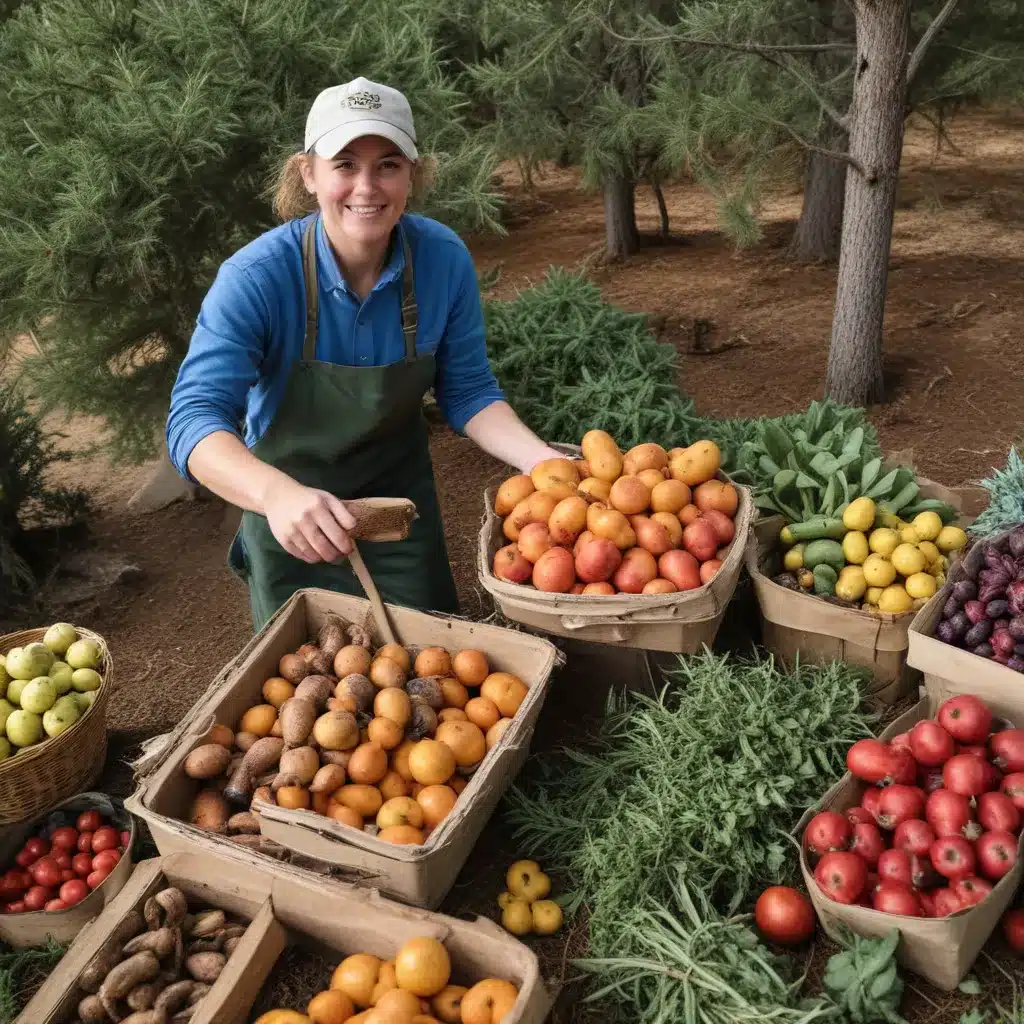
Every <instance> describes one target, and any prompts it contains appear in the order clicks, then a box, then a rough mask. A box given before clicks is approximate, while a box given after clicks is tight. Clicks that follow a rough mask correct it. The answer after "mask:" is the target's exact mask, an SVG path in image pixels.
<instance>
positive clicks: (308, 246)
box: [302, 215, 320, 363]
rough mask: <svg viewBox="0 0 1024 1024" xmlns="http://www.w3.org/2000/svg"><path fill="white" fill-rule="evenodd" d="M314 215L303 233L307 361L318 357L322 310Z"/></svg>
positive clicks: (304, 351)
mask: <svg viewBox="0 0 1024 1024" xmlns="http://www.w3.org/2000/svg"><path fill="white" fill-rule="evenodd" d="M319 219H320V217H319V215H317V216H316V217H314V218H313V219H312V220H311V221H310V222H309V223H308V224H307V225H306V230H305V231H304V232H303V233H302V276H303V279H304V280H305V282H306V340H305V342H304V344H303V346H302V358H303V360H305V362H307V363H311V362H313V360H314V359H316V329H317V322H318V317H319V310H320V289H319V285H318V282H317V275H316V225H317V221H318V220H319Z"/></svg>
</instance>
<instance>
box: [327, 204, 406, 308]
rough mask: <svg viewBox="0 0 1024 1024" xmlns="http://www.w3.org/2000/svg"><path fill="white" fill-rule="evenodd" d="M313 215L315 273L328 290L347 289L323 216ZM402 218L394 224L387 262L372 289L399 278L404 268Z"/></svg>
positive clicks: (404, 231) (404, 233) (403, 229)
mask: <svg viewBox="0 0 1024 1024" xmlns="http://www.w3.org/2000/svg"><path fill="white" fill-rule="evenodd" d="M313 216H315V217H316V221H317V224H316V262H317V274H318V276H319V278H320V280H321V281H322V282H323V285H324V286H325V287H326V288H327V290H328V291H334V290H336V289H338V288H341V289H346V290H347V289H348V285H347V284H346V283H345V278H344V275H343V274H342V273H341V268H340V267H339V266H338V261H337V259H336V258H335V256H334V250H333V249H332V248H331V243H330V240H329V239H328V238H327V231H326V229H325V228H324V220H323V217H321V216H320V215H319V214H318V213H317V214H314V215H313ZM404 220H405V216H404V215H403V216H402V217H401V218H399V221H398V223H397V224H396V225H395V231H394V234H393V236H392V245H391V254H390V256H389V257H388V262H387V264H386V265H385V267H384V270H383V271H382V273H381V275H380V280H379V281H378V282H377V283H376V284H375V285H374V286H373V290H374V291H376V290H377V289H378V288H382V287H383V286H384V285H386V284H389V283H390V282H391V281H395V280H397V279H398V278H400V277H401V276H402V273H403V271H404V270H405V245H404V240H405V237H406V229H405V224H404Z"/></svg>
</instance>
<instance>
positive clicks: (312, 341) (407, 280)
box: [302, 217, 419, 363]
mask: <svg viewBox="0 0 1024 1024" xmlns="http://www.w3.org/2000/svg"><path fill="white" fill-rule="evenodd" d="M318 220H319V217H314V218H313V219H312V220H311V221H310V222H309V223H308V224H307V225H306V230H305V231H304V232H303V233H302V276H303V279H304V280H305V282H306V340H305V342H304V343H303V346H302V358H303V360H304V361H305V362H307V363H310V362H312V361H313V360H314V359H316V333H317V324H318V316H319V307H320V301H319V300H320V291H319V288H318V283H317V273H316V225H317V221H318ZM402 246H403V248H404V255H405V268H404V270H403V271H402V305H401V308H400V316H401V320H402V334H403V336H404V337H405V361H406V362H407V363H412V362H415V360H416V330H417V328H418V327H419V309H418V308H417V306H416V283H415V279H414V275H413V269H412V250H411V249H410V248H409V240H408V239H407V238H406V237H405V234H404V233H403V235H402Z"/></svg>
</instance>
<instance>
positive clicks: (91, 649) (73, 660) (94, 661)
mask: <svg viewBox="0 0 1024 1024" xmlns="http://www.w3.org/2000/svg"><path fill="white" fill-rule="evenodd" d="M102 657H103V652H102V651H101V650H100V645H99V644H98V643H96V641H95V640H90V639H88V637H87V638H86V639H84V640H76V641H75V642H74V643H73V644H72V645H71V646H70V647H69V648H68V649H67V652H66V653H65V655H64V660H65V661H66V662H67V663H68V664H69V665H70V666H71V667H72V668H94V669H95V668H99V667H100V662H101V660H102Z"/></svg>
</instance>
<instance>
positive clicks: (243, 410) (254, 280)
mask: <svg viewBox="0 0 1024 1024" xmlns="http://www.w3.org/2000/svg"><path fill="white" fill-rule="evenodd" d="M308 222H309V218H308V217H305V218H302V219H299V220H292V221H289V222H288V223H286V224H283V225H282V226H281V227H278V228H274V229H273V230H271V231H268V232H266V233H265V234H262V235H260V236H259V237H258V238H256V239H254V240H253V241H252V242H250V243H249V244H248V245H246V246H245V247H244V248H242V249H240V250H239V251H238V252H236V253H235V254H234V255H233V256H231V257H230V258H229V259H227V260H226V261H225V262H224V263H223V264H222V265H221V268H220V270H219V272H218V274H217V277H216V279H215V280H214V282H213V284H212V285H211V287H210V290H209V292H208V293H207V295H206V298H205V299H204V300H203V304H202V308H201V309H200V312H199V317H198V321H197V324H196V328H195V332H194V333H193V335H192V340H191V343H190V345H189V350H188V354H187V355H186V356H185V359H184V361H183V362H182V364H181V367H180V369H179V371H178V377H177V380H176V382H175V385H174V389H173V391H172V393H171V408H170V413H169V414H168V417H167V431H166V436H167V447H168V450H169V452H170V456H171V461H172V462H173V463H174V465H175V467H176V468H177V470H178V472H179V473H181V474H182V475H183V476H185V477H186V478H187V479H192V477H191V475H190V474H189V472H188V458H189V455H191V453H192V449H193V448H195V446H196V445H197V444H198V443H199V442H200V441H201V440H202V439H203V438H204V437H206V436H207V435H208V434H212V433H213V432H214V431H216V430H229V431H231V432H232V433H234V434H236V435H237V436H239V437H241V438H242V439H243V440H244V441H245V443H246V444H247V445H248V446H249V447H250V448H251V447H252V446H253V445H254V444H256V442H257V441H259V439H260V438H261V437H263V435H264V433H265V432H266V430H267V428H268V427H269V425H270V422H271V420H272V419H273V418H274V413H275V412H276V410H277V407H278V403H279V402H280V401H281V397H282V395H283V394H284V389H285V383H286V381H287V378H288V374H289V372H290V370H291V367H292V364H293V363H294V362H295V361H296V360H298V359H301V358H302V346H303V342H304V340H305V316H306V294H305V284H304V279H303V274H302V232H303V230H304V229H305V227H306V224H307V223H308ZM399 231H401V232H403V233H404V234H405V237H406V238H407V239H408V241H409V247H410V249H411V251H412V263H413V270H414V273H415V282H416V300H417V305H418V308H419V326H418V330H417V334H416V349H417V351H418V352H421V353H434V355H435V357H436V359H437V377H436V380H435V396H436V398H437V403H438V406H439V407H440V410H441V413H442V414H443V415H444V417H445V419H446V420H447V421H448V423H449V425H450V426H451V427H452V428H453V429H454V430H457V431H460V432H461V431H462V430H463V429H464V427H465V425H466V423H468V422H469V420H470V419H472V418H473V417H474V416H475V415H476V414H477V413H478V412H480V411H481V410H482V409H484V408H486V407H487V406H488V405H490V404H491V403H492V402H495V401H498V400H500V399H502V398H503V397H504V395H503V394H502V391H501V389H500V388H499V387H498V382H497V380H496V379H495V377H494V373H493V372H492V370H491V367H490V364H489V363H488V361H487V351H486V346H485V341H484V321H483V310H482V308H481V303H480V291H479V287H478V285H477V278H476V271H475V269H474V266H473V260H472V257H471V256H470V254H469V250H468V249H467V248H466V246H465V244H464V243H463V241H462V240H461V239H460V238H459V236H458V235H456V234H455V232H453V231H452V230H451V229H450V228H447V227H445V226H444V225H443V224H440V223H438V222H437V221H435V220H430V219H429V218H427V217H419V216H415V215H412V214H404V215H403V216H402V217H401V219H400V221H399ZM397 241H398V240H396V243H397ZM316 257H317V276H318V281H319V293H320V294H319V304H320V308H319V327H318V332H317V345H316V358H317V360H319V361H322V362H331V363H339V364H341V365H344V366H384V365H387V364H388V363H394V362H398V361H399V360H400V359H403V358H404V357H405V339H404V337H403V335H402V328H401V318H400V313H399V310H400V307H401V299H402V271H403V269H404V266H405V256H404V252H403V246H402V245H401V244H395V245H393V246H392V255H391V259H390V261H389V263H388V265H387V267H386V268H385V269H384V272H383V273H382V274H381V277H380V280H379V281H378V282H377V284H376V285H375V286H374V288H373V291H372V292H371V293H370V294H369V295H368V296H367V297H366V300H365V301H363V302H360V300H359V298H358V296H356V294H355V293H354V292H352V291H351V290H350V289H349V288H348V286H347V285H346V283H345V281H344V279H343V278H342V275H341V272H340V270H339V268H338V263H337V261H336V259H335V257H334V254H333V252H332V250H331V248H330V243H329V241H328V239H327V235H326V233H325V231H324V227H323V221H320V223H319V224H318V227H317V238H316Z"/></svg>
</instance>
